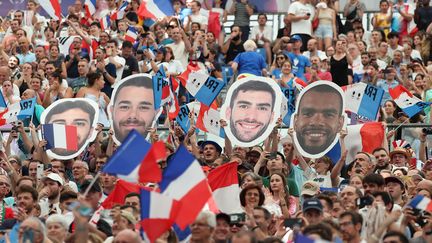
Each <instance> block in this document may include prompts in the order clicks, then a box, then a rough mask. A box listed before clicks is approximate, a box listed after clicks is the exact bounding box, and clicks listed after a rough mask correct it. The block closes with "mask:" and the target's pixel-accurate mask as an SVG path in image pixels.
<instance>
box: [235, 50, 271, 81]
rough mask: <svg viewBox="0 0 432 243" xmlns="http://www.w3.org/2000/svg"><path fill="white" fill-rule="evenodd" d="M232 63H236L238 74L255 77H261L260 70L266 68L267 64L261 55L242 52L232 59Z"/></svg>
mask: <svg viewBox="0 0 432 243" xmlns="http://www.w3.org/2000/svg"><path fill="white" fill-rule="evenodd" d="M234 62H236V63H238V73H239V74H241V73H250V74H253V75H256V76H261V70H263V68H266V66H267V64H266V61H265V60H264V57H262V55H260V54H258V53H256V52H253V51H247V52H242V53H240V54H238V55H237V56H236V58H234Z"/></svg>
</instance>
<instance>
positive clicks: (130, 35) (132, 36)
mask: <svg viewBox="0 0 432 243" xmlns="http://www.w3.org/2000/svg"><path fill="white" fill-rule="evenodd" d="M137 38H138V31H137V30H136V29H135V27H133V26H129V28H128V30H127V31H126V35H125V37H124V39H125V41H129V42H130V43H132V44H133V43H135V40H136V39H137Z"/></svg>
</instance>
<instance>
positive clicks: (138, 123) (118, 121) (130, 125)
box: [108, 73, 161, 144]
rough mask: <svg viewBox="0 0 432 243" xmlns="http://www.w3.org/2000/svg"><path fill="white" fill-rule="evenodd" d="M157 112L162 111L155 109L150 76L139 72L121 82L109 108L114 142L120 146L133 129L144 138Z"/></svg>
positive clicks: (158, 113) (153, 122)
mask: <svg viewBox="0 0 432 243" xmlns="http://www.w3.org/2000/svg"><path fill="white" fill-rule="evenodd" d="M160 113H161V108H158V109H156V108H155V98H154V92H153V82H152V76H150V75H149V74H145V73H140V74H134V75H131V76H128V77H126V78H124V79H122V80H120V82H117V83H116V84H115V85H114V90H113V94H112V97H111V101H110V103H109V106H108V116H109V120H110V123H111V127H112V128H113V130H114V136H113V139H114V141H115V143H116V144H121V143H122V142H123V140H124V139H125V138H126V136H127V135H128V134H129V132H130V131H131V130H132V129H136V130H137V131H138V132H139V133H140V134H141V135H142V136H143V137H147V134H148V132H149V128H152V127H154V126H155V125H156V120H157V118H158V117H159V115H160Z"/></svg>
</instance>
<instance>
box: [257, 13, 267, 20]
mask: <svg viewBox="0 0 432 243" xmlns="http://www.w3.org/2000/svg"><path fill="white" fill-rule="evenodd" d="M260 16H264V17H265V19H266V20H267V14H265V13H259V14H258V18H259V17H260Z"/></svg>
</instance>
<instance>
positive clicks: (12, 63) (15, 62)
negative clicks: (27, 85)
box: [8, 56, 22, 81]
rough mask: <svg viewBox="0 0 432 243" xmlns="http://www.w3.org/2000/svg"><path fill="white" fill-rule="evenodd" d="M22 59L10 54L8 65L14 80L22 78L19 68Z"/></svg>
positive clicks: (11, 77)
mask: <svg viewBox="0 0 432 243" xmlns="http://www.w3.org/2000/svg"><path fill="white" fill-rule="evenodd" d="M19 64H20V61H19V59H18V57H16V56H10V57H9V61H8V67H9V69H10V74H11V75H10V79H11V80H12V81H14V80H18V79H20V78H21V75H22V73H21V70H20V68H19Z"/></svg>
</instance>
